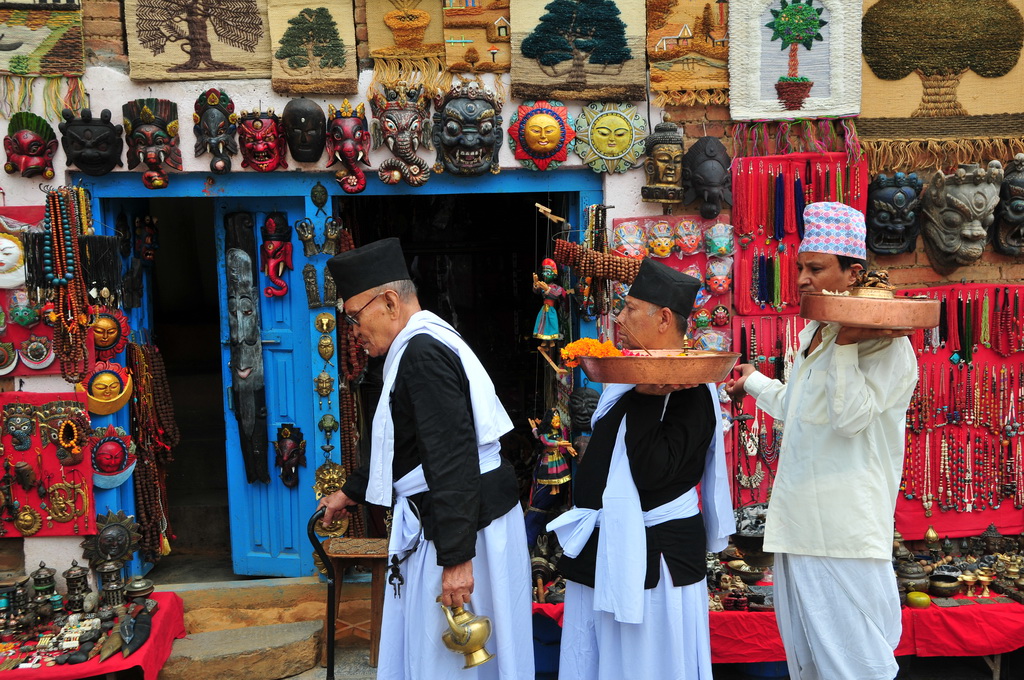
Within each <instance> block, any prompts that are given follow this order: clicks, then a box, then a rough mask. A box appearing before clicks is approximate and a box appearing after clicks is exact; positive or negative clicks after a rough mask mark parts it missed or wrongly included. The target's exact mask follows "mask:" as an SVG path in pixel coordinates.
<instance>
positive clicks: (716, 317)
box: [711, 305, 729, 327]
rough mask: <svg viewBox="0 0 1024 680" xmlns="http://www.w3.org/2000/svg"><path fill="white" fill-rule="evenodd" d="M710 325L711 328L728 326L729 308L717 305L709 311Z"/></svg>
mask: <svg viewBox="0 0 1024 680" xmlns="http://www.w3.org/2000/svg"><path fill="white" fill-rule="evenodd" d="M711 325H712V326H719V327H721V326H728V325H729V308H728V307H726V306H725V305H718V306H717V307H715V308H714V309H712V310H711Z"/></svg>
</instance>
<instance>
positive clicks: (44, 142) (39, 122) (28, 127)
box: [4, 111, 57, 179]
mask: <svg viewBox="0 0 1024 680" xmlns="http://www.w3.org/2000/svg"><path fill="white" fill-rule="evenodd" d="M4 151H5V152H7V163H5V164H4V170H6V171H7V174H8V175H13V174H14V173H16V172H18V173H21V176H22V177H37V176H42V177H43V179H53V175H54V172H53V156H54V154H56V153H57V135H55V134H53V128H51V127H50V124H49V123H47V122H46V121H45V120H44V119H43V118H41V117H40V116H37V115H36V114H34V113H29V112H28V111H19V112H18V113H16V114H14V115H13V116H11V122H10V124H9V125H8V126H7V136H6V137H4Z"/></svg>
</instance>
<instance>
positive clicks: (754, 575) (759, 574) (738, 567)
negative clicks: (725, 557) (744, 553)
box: [727, 560, 764, 585]
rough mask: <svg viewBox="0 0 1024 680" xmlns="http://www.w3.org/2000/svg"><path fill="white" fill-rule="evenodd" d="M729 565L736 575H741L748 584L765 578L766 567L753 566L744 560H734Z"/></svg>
mask: <svg viewBox="0 0 1024 680" xmlns="http://www.w3.org/2000/svg"><path fill="white" fill-rule="evenodd" d="M727 566H728V567H729V571H730V572H731V573H732V574H733V575H734V576H738V577H740V580H742V581H743V582H744V583H746V584H747V585H753V584H755V583H757V582H758V581H760V580H761V579H762V578H764V567H752V566H750V565H749V564H747V563H746V562H744V561H743V560H732V561H731V562H729V563H728V565H727Z"/></svg>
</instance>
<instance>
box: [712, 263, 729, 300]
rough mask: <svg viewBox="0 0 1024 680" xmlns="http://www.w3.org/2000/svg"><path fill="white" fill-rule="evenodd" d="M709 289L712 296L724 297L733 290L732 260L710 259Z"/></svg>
mask: <svg viewBox="0 0 1024 680" xmlns="http://www.w3.org/2000/svg"><path fill="white" fill-rule="evenodd" d="M707 287H708V290H709V291H710V292H711V294H712V295H724V294H725V293H728V292H729V291H730V290H732V258H731V257H709V258H708V276H707Z"/></svg>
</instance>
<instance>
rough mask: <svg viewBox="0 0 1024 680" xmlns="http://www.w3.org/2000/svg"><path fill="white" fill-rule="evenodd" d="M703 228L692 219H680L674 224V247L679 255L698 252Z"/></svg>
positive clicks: (702, 236)
mask: <svg viewBox="0 0 1024 680" xmlns="http://www.w3.org/2000/svg"><path fill="white" fill-rule="evenodd" d="M703 238H704V230H703V229H702V228H701V226H700V225H699V224H697V222H695V221H694V220H680V221H679V224H677V225H676V247H677V248H678V249H679V253H680V256H682V255H696V254H697V253H699V252H700V249H701V243H702V240H703Z"/></svg>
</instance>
